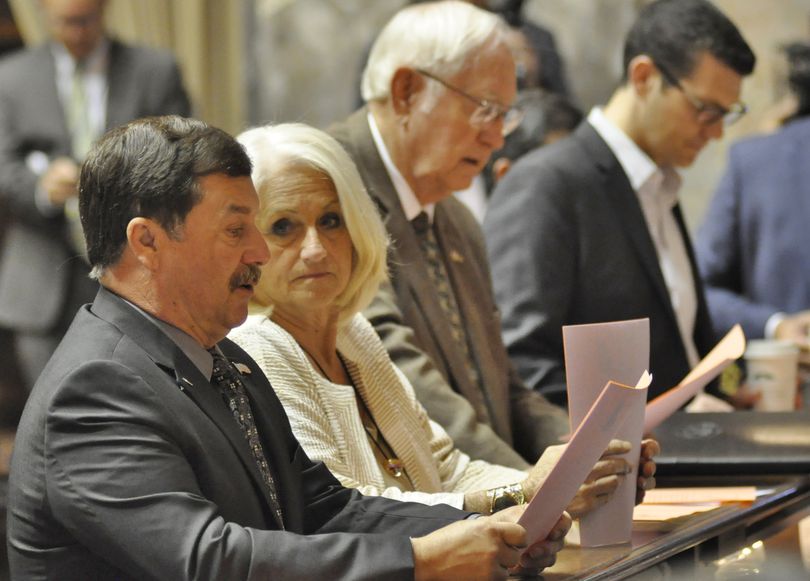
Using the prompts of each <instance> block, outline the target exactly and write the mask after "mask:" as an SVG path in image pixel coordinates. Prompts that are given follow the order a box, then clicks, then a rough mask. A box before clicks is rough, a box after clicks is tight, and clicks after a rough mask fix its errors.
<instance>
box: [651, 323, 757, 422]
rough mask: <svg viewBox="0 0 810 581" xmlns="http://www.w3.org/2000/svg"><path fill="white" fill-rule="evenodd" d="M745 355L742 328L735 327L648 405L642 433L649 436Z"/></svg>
mask: <svg viewBox="0 0 810 581" xmlns="http://www.w3.org/2000/svg"><path fill="white" fill-rule="evenodd" d="M744 352H745V335H744V334H743V330H742V327H740V326H739V325H734V327H733V328H732V329H731V331H729V332H728V333H727V334H726V336H725V337H723V339H722V340H721V341H720V342H719V343H718V344H717V345H715V346H714V349H712V350H711V351H710V352H709V354H708V355H706V357H704V358H703V359H702V360H701V361H700V363H698V364H697V365H696V366H695V368H694V369H692V371H690V372H689V374H688V375H687V376H686V377H684V378H683V380H681V382H680V383H679V384H678V385H676V386H675V387H673V388H672V389H669V390H667V391H666V392H664V393H662V394H661V395H659V396H658V397H657V398H655V399H654V400H652V401H651V402H650V403H648V404H647V411H646V412H645V414H644V433H645V434H649V433H650V432H651V431H652V430H653V429H655V428H656V427H657V426H658V425H659V424H661V422H663V421H664V420H665V419H667V418H668V417H669V416H671V415H672V414H673V413H674V412H675V411H676V410H678V409H679V408H680V407H681V406H682V405H683V404H685V403H686V402H687V401H689V399H690V398H692V397H693V396H694V395H695V394H697V393H698V392H699V391H700V390H701V389H703V388H704V387H705V386H706V385H707V384H708V383H709V382H710V381H711V380H712V379H714V378H715V377H717V376H718V375H719V374H720V372H721V371H723V369H725V368H726V367H727V366H728V365H729V364H731V363H732V362H733V361H735V360H737V359H739V358H740V357H742V355H743V353H744ZM653 373H655V370H654V369H653Z"/></svg>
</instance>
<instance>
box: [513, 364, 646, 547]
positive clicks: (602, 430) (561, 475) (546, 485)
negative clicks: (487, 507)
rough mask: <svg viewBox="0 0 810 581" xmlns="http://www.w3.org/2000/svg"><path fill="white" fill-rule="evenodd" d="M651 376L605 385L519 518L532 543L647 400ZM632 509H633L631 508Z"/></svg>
mask: <svg viewBox="0 0 810 581" xmlns="http://www.w3.org/2000/svg"><path fill="white" fill-rule="evenodd" d="M651 380H652V377H651V376H650V374H649V373H647V372H646V371H645V372H644V374H643V375H642V377H641V379H639V381H638V382H637V384H636V386H635V387H628V386H626V385H621V384H618V383H616V382H612V381H610V382H608V383H607V384H606V385H605V386H604V388H603V389H602V392H601V394H600V395H599V397H598V398H596V401H595V402H594V404H593V405H592V406H591V409H590V410H589V411H588V413H587V414H586V415H585V417H584V418H583V420H582V421H581V422H580V424H579V426H578V427H577V429H576V430H575V431H574V434H573V435H572V436H571V440H570V441H569V442H568V444H567V445H566V448H565V450H564V451H563V453H562V454H561V455H560V457H559V458H558V460H557V463H556V464H555V465H554V466H553V467H552V469H551V471H550V472H549V474H548V476H547V477H546V478H545V480H544V481H543V483H542V484H541V485H540V486H539V488H538V489H537V491H536V492H535V495H534V498H532V501H531V502H530V503H529V505H528V506H527V507H526V511H525V512H524V513H523V515H522V516H521V518H520V520H519V521H518V522H519V523H520V524H521V525H522V526H523V527H524V528H525V529H526V531H527V540H528V541H529V544H533V543H535V542H537V541H540V540H542V539H544V538H546V537H547V536H548V534H549V533H550V532H551V529H552V528H553V527H554V524H555V523H556V522H557V520H558V519H559V518H560V515H561V514H562V512H563V511H564V510H565V507H567V506H568V505H569V504H570V503H571V501H572V500H573V499H574V496H576V493H577V490H578V489H579V487H580V486H581V485H582V483H583V482H584V481H585V479H586V478H587V476H588V474H590V472H591V470H592V469H593V467H594V465H595V464H596V462H597V460H599V458H600V457H601V456H602V454H603V453H604V451H605V449H606V448H607V446H608V444H609V443H610V440H611V439H612V438H613V436H614V434H615V432H616V428H617V427H618V426H619V425H620V424H621V422H622V421H623V420H624V418H625V416H626V414H627V413H628V412H629V411H630V410H631V409H632V408H633V404H634V402H635V401H637V400H638V401H641V402H642V404H643V402H644V401H646V399H647V387H648V386H649V385H650V382H651ZM642 407H643V405H642ZM630 510H631V512H632V508H631V509H630Z"/></svg>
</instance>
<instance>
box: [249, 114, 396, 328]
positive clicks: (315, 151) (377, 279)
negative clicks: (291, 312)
mask: <svg viewBox="0 0 810 581" xmlns="http://www.w3.org/2000/svg"><path fill="white" fill-rule="evenodd" d="M236 139H237V141H239V142H240V143H241V144H242V145H243V146H244V147H245V150H246V151H247V153H248V156H249V157H250V160H251V162H253V172H252V174H251V177H252V179H253V184H254V186H256V191H257V192H258V194H259V201H260V209H259V216H258V220H259V223H260V224H262V223H264V222H265V221H266V220H267V217H268V216H267V211H268V210H267V208H268V206H269V205H268V204H267V201H268V200H269V199H271V198H272V196H273V194H274V193H275V192H276V191H278V190H279V189H282V188H285V185H289V184H290V183H291V182H292V185H294V184H295V182H294V175H295V172H296V167H298V168H303V167H307V168H312V169H315V170H317V171H319V172H321V173H323V174H324V175H325V176H326V177H328V178H329V179H330V180H331V181H332V183H333V184H334V186H335V191H336V192H337V197H338V201H339V203H340V208H341V212H342V214H343V219H344V221H345V224H346V230H347V231H348V233H349V237H350V238H351V241H352V246H353V248H354V261H353V267H352V275H351V278H350V280H349V284H348V285H347V286H346V289H345V290H344V291H343V293H341V295H340V296H339V297H338V298H337V301H336V303H337V307H338V308H339V309H340V317H339V318H340V321H341V322H346V321H348V320H349V319H351V317H353V316H354V315H355V313H358V312H359V311H361V310H363V309H364V308H365V307H366V306H368V305H369V303H371V300H372V299H373V298H374V295H375V294H376V293H377V289H378V288H379V286H380V283H382V282H383V281H384V280H386V277H387V269H386V253H387V250H388V235H387V234H386V231H385V226H384V225H383V223H382V220H381V219H380V217H379V214H378V212H377V208H376V207H375V206H374V202H372V200H371V197H370V196H369V195H368V193H367V192H366V189H365V187H364V186H363V180H362V178H361V177H360V173H359V172H358V171H357V167H356V166H355V165H354V162H353V161H352V160H351V158H350V157H349V154H348V153H346V151H345V150H344V149H343V147H342V146H341V145H340V144H339V143H338V142H337V141H336V140H335V139H334V138H333V137H332V136H330V135H328V134H326V133H324V132H323V131H321V130H319V129H315V128H314V127H310V126H309V125H304V124H302V123H282V124H279V125H266V126H264V127H256V128H254V129H249V130H248V131H245V132H244V133H242V134H241V135H239V136H238V137H237V138H236ZM285 189H286V188H285ZM255 298H256V297H255V295H254V299H255ZM257 303H258V306H260V307H264V308H265V312H269V310H270V309H272V305H269V304H262V303H261V302H260V301H257ZM254 306H255V305H254Z"/></svg>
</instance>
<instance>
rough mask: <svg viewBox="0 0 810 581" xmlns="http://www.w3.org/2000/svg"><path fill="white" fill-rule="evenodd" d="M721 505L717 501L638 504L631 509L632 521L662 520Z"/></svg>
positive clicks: (673, 518) (681, 516) (704, 510)
mask: <svg viewBox="0 0 810 581" xmlns="http://www.w3.org/2000/svg"><path fill="white" fill-rule="evenodd" d="M720 506H722V505H721V504H720V503H719V502H707V503H704V504H646V503H645V504H639V505H638V506H637V507H635V508H634V509H633V522H663V521H668V520H675V519H679V518H683V517H685V516H689V515H690V514H695V513H698V512H707V511H709V510H714V509H715V508H719V507H720Z"/></svg>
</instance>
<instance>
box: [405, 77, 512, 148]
mask: <svg viewBox="0 0 810 581" xmlns="http://www.w3.org/2000/svg"><path fill="white" fill-rule="evenodd" d="M416 72H417V73H419V74H420V75H422V76H423V77H427V78H428V79H431V80H434V81H436V82H437V83H439V84H440V85H442V86H444V87H445V88H447V89H450V90H451V91H453V92H454V93H457V94H458V95H461V96H462V97H464V98H465V99H468V100H469V101H471V102H473V103H475V104H476V105H477V107H476V109H475V111H473V113H472V115H470V123H472V124H473V125H475V126H476V127H480V126H482V125H487V124H489V123H492V122H493V121H495V120H496V119H498V118H499V117H500V118H501V119H502V120H503V126H502V127H501V135H503V136H504V137H506V136H507V135H509V134H510V133H512V132H513V131H514V130H515V129H517V128H518V126H519V125H520V122H521V120H522V119H523V111H521V110H520V109H518V108H517V107H504V106H503V105H500V104H498V103H495V102H494V101H490V100H489V99H481V98H479V97H474V96H472V95H470V94H469V93H467V92H466V91H462V90H461V89H459V88H458V87H454V86H453V85H451V84H450V83H448V82H447V81H445V80H444V79H441V78H439V77H437V76H436V75H434V74H432V73H429V72H427V71H423V70H422V69H416Z"/></svg>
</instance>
